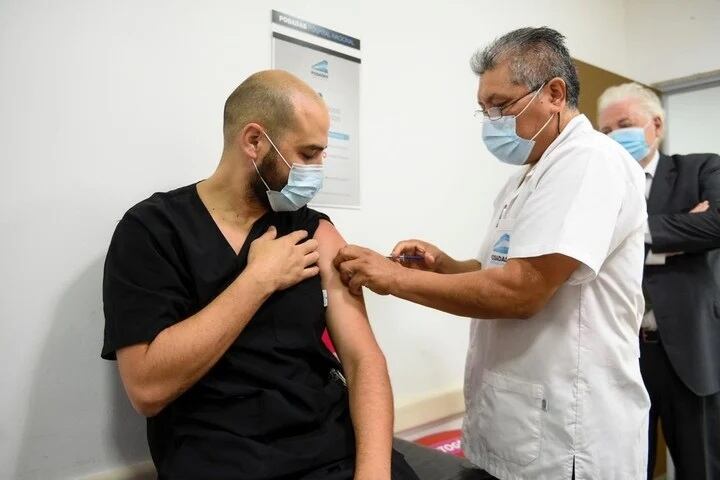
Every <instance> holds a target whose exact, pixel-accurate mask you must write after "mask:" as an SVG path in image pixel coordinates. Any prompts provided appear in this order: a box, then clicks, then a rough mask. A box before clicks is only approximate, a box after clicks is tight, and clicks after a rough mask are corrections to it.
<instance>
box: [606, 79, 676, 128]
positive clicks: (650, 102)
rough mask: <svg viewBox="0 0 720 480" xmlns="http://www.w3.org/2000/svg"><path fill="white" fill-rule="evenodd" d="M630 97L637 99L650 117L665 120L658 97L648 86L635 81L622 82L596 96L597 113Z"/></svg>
mask: <svg viewBox="0 0 720 480" xmlns="http://www.w3.org/2000/svg"><path fill="white" fill-rule="evenodd" d="M630 99H633V100H637V102H638V104H639V105H640V107H641V108H642V109H643V110H644V111H645V113H647V114H648V115H649V116H650V117H653V118H654V117H660V119H661V120H663V121H664V120H665V111H664V110H663V107H662V103H660V98H658V96H657V95H656V94H655V92H653V91H652V90H650V89H649V88H647V87H643V86H642V85H640V84H639V83H635V82H630V83H623V84H621V85H616V86H614V87H610V88H608V89H607V90H605V91H604V92H603V93H602V95H600V98H598V114H599V113H600V112H602V111H603V110H605V109H606V108H607V107H609V106H610V105H612V104H613V103H617V102H620V101H622V100H630Z"/></svg>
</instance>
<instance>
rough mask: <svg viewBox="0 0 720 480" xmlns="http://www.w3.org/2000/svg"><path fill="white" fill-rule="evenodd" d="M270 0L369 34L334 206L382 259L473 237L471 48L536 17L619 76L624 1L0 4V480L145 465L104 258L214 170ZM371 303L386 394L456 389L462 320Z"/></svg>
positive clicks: (486, 162)
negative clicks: (349, 176)
mask: <svg viewBox="0 0 720 480" xmlns="http://www.w3.org/2000/svg"><path fill="white" fill-rule="evenodd" d="M271 8H275V9H278V10H281V11H285V12H287V13H290V14H293V15H296V16H299V17H301V18H306V19H308V20H311V21H313V22H316V23H319V24H322V25H327V26H329V27H331V28H334V29H336V30H339V31H341V32H345V33H348V34H350V35H353V36H356V37H359V38H361V39H362V42H363V51H362V57H363V66H362V119H361V135H362V144H361V156H362V198H363V208H362V209H361V210H358V211H346V210H336V211H329V212H328V213H330V214H331V216H332V217H333V218H334V220H335V221H336V223H337V225H338V227H339V228H340V230H341V231H342V232H343V233H344V235H345V237H346V238H347V239H348V240H349V241H350V242H353V243H359V244H363V245H367V246H370V247H372V248H375V249H378V250H381V251H385V252H387V251H388V250H389V249H390V248H391V247H392V246H393V245H394V243H395V242H396V241H397V240H399V239H402V238H406V237H420V238H426V239H428V240H430V241H433V242H436V243H438V244H439V245H440V246H442V247H444V248H445V249H447V251H449V252H450V253H451V254H453V255H456V256H459V257H470V256H473V255H474V254H475V252H476V249H477V248H478V245H479V242H480V237H481V235H482V234H483V230H484V226H485V224H486V222H487V220H488V217H489V214H490V210H489V208H490V202H491V200H492V198H493V196H494V194H495V192H496V190H497V189H498V188H499V186H500V185H501V183H502V182H503V180H504V178H505V176H506V175H507V174H508V173H509V172H510V171H511V170H510V169H509V168H507V167H503V166H500V165H499V164H498V162H497V161H495V160H494V159H493V158H492V157H491V156H490V155H489V154H488V153H487V152H486V151H485V150H484V148H483V146H482V142H481V138H480V125H479V124H478V123H477V122H476V120H475V119H473V116H472V111H473V109H474V108H475V100H474V97H475V82H476V79H475V78H474V77H473V75H472V74H471V73H470V71H469V68H468V58H469V56H470V54H471V53H472V52H473V50H474V49H475V48H476V47H478V46H481V45H483V44H485V43H486V42H488V41H490V40H491V39H492V38H493V37H495V36H496V35H499V34H501V33H504V32H505V31H507V30H510V29H512V28H515V27H519V26H524V25H535V26H538V25H543V24H547V25H550V26H553V27H555V28H557V29H559V30H560V31H563V32H565V33H566V34H567V36H568V38H569V46H570V50H571V52H572V53H573V54H575V55H576V56H577V57H579V58H580V59H582V60H585V61H588V62H590V63H593V64H596V65H599V66H601V67H604V68H607V69H610V70H614V71H618V72H626V71H628V59H627V58H626V57H625V54H624V51H625V17H624V4H623V2H622V0H611V1H606V2H590V1H588V2H578V1H576V0H553V1H534V0H525V1H518V2H511V3H506V4H504V5H503V6H502V9H498V8H497V6H496V5H495V4H490V3H485V2H476V1H470V0H468V1H464V2H461V1H454V2H437V3H435V4H432V5H431V6H421V4H420V3H418V2H411V1H403V2H368V1H356V2H345V3H340V2H333V1H329V0H327V1H325V0H323V1H312V2H293V1H291V0H278V1H276V2H272V3H264V4H262V3H261V2H252V3H251V2H238V1H230V0H225V1H219V0H218V1H212V2H196V1H190V0H184V1H175V2H171V1H169V0H166V1H154V2H146V1H140V0H128V1H125V2H111V1H110V0H75V1H72V2H62V3H58V2H46V1H39V0H2V1H0V112H1V115H0V159H1V161H2V166H3V168H4V174H5V176H4V178H5V182H4V185H3V187H4V188H3V189H2V190H0V212H1V215H0V227H1V228H2V235H1V236H0V239H1V240H0V242H2V243H1V244H0V252H1V253H0V267H1V269H2V272H3V275H2V277H0V292H2V298H1V301H0V315H1V318H2V333H1V334H0V381H1V382H2V387H3V388H2V392H3V393H2V402H0V478H3V479H5V478H20V479H35V478H38V479H39V478H43V479H44V478H69V477H75V476H78V475H81V474H86V473H89V472H94V471H100V470H105V469H110V468H113V467H115V466H118V465H122V464H127V463H132V462H135V461H138V460H141V459H144V458H146V456H147V449H146V446H145V440H144V424H143V422H142V421H141V419H140V418H138V417H137V416H136V415H135V414H134V412H132V410H131V409H130V407H129V405H128V402H127V400H126V399H125V396H124V394H123V392H122V388H121V387H120V386H119V383H118V380H117V375H116V373H115V369H114V365H113V364H111V363H107V362H104V361H101V360H100V359H99V351H100V346H101V343H102V328H103V318H102V310H101V288H100V287H101V279H102V262H103V259H104V255H105V251H106V248H107V245H108V242H109V240H110V235H111V233H112V231H113V228H114V226H115V224H116V222H117V220H118V219H119V218H120V217H121V215H122V214H123V212H124V211H125V210H126V209H127V208H128V207H130V206H131V205H132V204H134V203H135V202H137V201H139V200H141V199H143V198H145V197H147V196H148V195H149V194H151V193H152V192H154V191H158V190H167V189H170V188H172V187H176V186H180V185H185V184H189V183H190V182H193V181H196V180H198V179H200V178H203V177H204V176H206V175H208V174H210V173H211V172H212V170H213V168H214V166H215V164H216V162H217V160H218V157H219V153H220V144H221V110H222V104H223V102H224V99H225V97H226V96H227V95H228V93H229V92H230V91H231V90H232V89H233V88H234V87H235V86H236V85H237V84H238V83H239V82H240V81H241V80H242V79H243V78H245V77H246V76H247V75H249V74H250V73H252V72H254V71H256V70H259V69H263V68H267V67H268V66H269V65H270V36H269V32H270V26H269V18H270V9H271ZM600 38H602V39H603V41H602V42H600V41H598V39H600ZM368 303H369V310H370V314H371V317H372V323H373V325H374V328H375V330H376V333H377V336H378V338H379V341H380V343H381V344H382V347H383V348H384V349H385V351H386V353H387V357H388V361H389V366H390V370H391V375H392V380H393V384H394V388H395V394H396V399H397V402H398V404H403V403H407V402H410V401H412V400H413V399H416V398H421V397H425V396H428V395H432V394H434V393H436V392H442V391H446V390H448V389H458V388H460V386H461V382H462V369H463V361H464V351H465V347H466V343H467V339H466V332H467V321H465V320H463V319H457V318H451V317H450V316H449V315H444V314H440V313H437V312H433V311H430V310H428V309H425V308H421V307H417V306H413V305H410V304H408V303H403V302H401V301H398V300H394V299H391V298H380V297H377V296H374V295H368Z"/></svg>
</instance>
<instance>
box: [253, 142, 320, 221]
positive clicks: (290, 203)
mask: <svg viewBox="0 0 720 480" xmlns="http://www.w3.org/2000/svg"><path fill="white" fill-rule="evenodd" d="M263 134H264V135H265V137H267V139H268V141H269V142H270V145H272V146H273V148H274V149H275V151H276V152H277V154H278V155H280V158H281V159H282V161H283V162H285V165H287V166H288V168H289V169H290V175H289V176H288V183H287V185H285V187H283V189H282V190H280V191H279V192H277V191H275V190H272V189H271V188H270V185H268V183H267V182H266V181H265V179H264V178H262V175H260V170H259V169H258V167H257V164H256V163H255V161H254V160H253V165H254V166H255V170H256V171H257V174H258V177H260V180H262V182H263V183H264V184H265V188H267V197H268V201H269V202H270V208H272V209H273V211H274V212H294V211H296V210H299V209H301V208H302V207H304V206H305V205H307V204H308V202H310V200H312V199H313V197H315V195H316V194H317V192H318V191H320V189H322V186H323V178H324V174H323V166H322V165H299V164H297V163H294V164H292V165H290V164H289V163H288V161H287V160H285V157H283V154H282V153H280V150H278V148H277V147H276V146H275V144H274V143H273V141H272V140H271V139H270V137H269V136H268V134H267V133H265V132H263Z"/></svg>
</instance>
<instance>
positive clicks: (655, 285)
mask: <svg viewBox="0 0 720 480" xmlns="http://www.w3.org/2000/svg"><path fill="white" fill-rule="evenodd" d="M703 200H708V201H709V202H710V209H709V210H708V211H707V212H705V213H689V211H690V210H691V209H692V208H693V207H694V206H695V205H697V204H698V203H700V202H702V201H703ZM648 223H649V225H650V235H651V237H652V245H646V247H650V248H652V250H653V252H655V253H670V252H684V253H683V254H682V255H676V256H670V257H668V258H667V260H666V263H665V265H659V266H654V265H646V266H645V275H644V279H643V286H644V287H645V291H646V292H647V295H648V296H649V299H650V301H651V303H652V308H653V311H654V312H655V319H656V321H657V325H658V332H659V334H660V338H661V340H662V344H663V347H664V348H665V351H666V352H667V355H668V357H669V359H670V362H671V363H672V365H673V367H674V368H675V372H676V373H677V374H678V376H679V377H680V378H681V379H682V381H683V382H684V383H685V384H686V385H687V386H688V388H690V390H692V391H693V392H695V393H696V394H697V395H703V396H704V395H710V394H712V393H715V392H718V391H720V290H719V289H718V283H717V280H716V275H717V271H718V268H720V264H718V258H719V257H718V256H717V253H718V252H717V251H715V252H713V250H714V249H718V248H720V156H718V155H715V154H693V155H672V156H667V155H664V154H660V161H659V163H658V166H657V170H656V172H655V177H654V178H653V182H652V188H651V190H650V198H649V199H648ZM646 249H647V248H646Z"/></svg>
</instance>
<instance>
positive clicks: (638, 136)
mask: <svg viewBox="0 0 720 480" xmlns="http://www.w3.org/2000/svg"><path fill="white" fill-rule="evenodd" d="M650 122H652V120H650ZM650 122H648V123H647V124H645V126H644V127H628V128H618V129H617V130H613V131H612V132H610V133H608V136H609V137H610V138H612V139H613V140H615V141H616V142H618V143H619V144H620V145H622V146H623V148H624V149H625V150H627V151H628V153H630V155H632V157H633V158H634V159H635V160H637V161H638V162H639V161H640V160H642V159H643V158H645V157H647V155H648V153H650V145H648V143H647V140H645V128H647V126H648V125H649V124H650Z"/></svg>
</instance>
